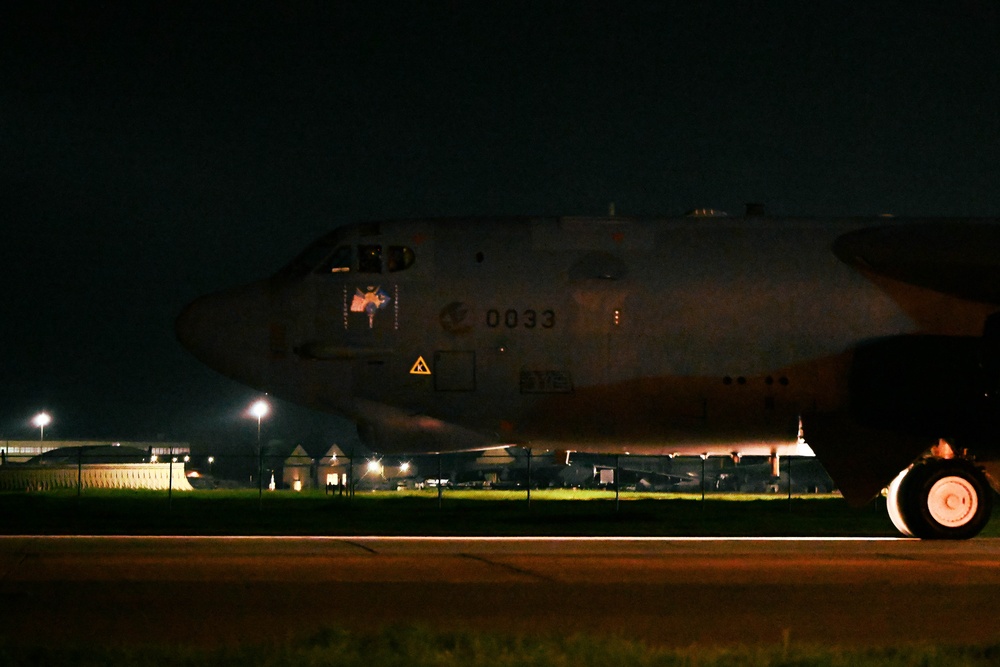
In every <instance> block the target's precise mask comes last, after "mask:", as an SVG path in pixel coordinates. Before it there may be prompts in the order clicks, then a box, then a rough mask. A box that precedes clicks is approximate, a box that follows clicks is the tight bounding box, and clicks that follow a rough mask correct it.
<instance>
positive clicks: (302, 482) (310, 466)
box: [281, 445, 316, 491]
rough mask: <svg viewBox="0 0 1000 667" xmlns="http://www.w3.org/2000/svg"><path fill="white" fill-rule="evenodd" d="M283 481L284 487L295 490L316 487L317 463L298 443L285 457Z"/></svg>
mask: <svg viewBox="0 0 1000 667" xmlns="http://www.w3.org/2000/svg"><path fill="white" fill-rule="evenodd" d="M281 481H282V485H283V486H284V488H286V489H292V490H294V491H301V490H302V489H313V488H315V487H316V465H315V462H314V461H313V459H312V457H311V456H309V453H308V452H306V450H305V449H304V448H303V447H302V445H296V446H295V449H293V450H292V453H291V454H290V455H289V456H288V458H287V459H285V464H284V470H283V472H282V475H281Z"/></svg>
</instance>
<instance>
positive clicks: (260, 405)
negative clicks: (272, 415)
mask: <svg viewBox="0 0 1000 667" xmlns="http://www.w3.org/2000/svg"><path fill="white" fill-rule="evenodd" d="M270 411H271V406H270V405H268V403H267V401H265V400H264V399H263V398H262V399H260V400H257V401H254V402H253V404H252V405H251V406H250V409H249V410H247V413H248V414H249V415H250V416H251V417H253V418H255V419H256V420H257V422H258V423H260V420H261V419H263V418H264V417H266V416H267V413H268V412H270Z"/></svg>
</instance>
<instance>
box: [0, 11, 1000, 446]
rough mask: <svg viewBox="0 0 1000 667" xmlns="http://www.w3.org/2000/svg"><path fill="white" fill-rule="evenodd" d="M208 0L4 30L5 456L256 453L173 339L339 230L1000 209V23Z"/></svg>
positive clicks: (879, 14) (63, 15)
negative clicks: (205, 308) (204, 297)
mask: <svg viewBox="0 0 1000 667" xmlns="http://www.w3.org/2000/svg"><path fill="white" fill-rule="evenodd" d="M208 4H209V3H203V2H190V3H161V2H136V3H132V2H121V3H111V2H44V1H37V2H25V3H15V4H14V6H11V3H5V4H4V8H3V9H0V147H2V160H0V177H2V187H0V216H2V218H0V219H2V224H0V230H2V236H0V241H2V242H0V260H2V264H0V266H2V267H3V271H4V284H3V287H2V290H0V295H2V301H0V303H2V304H3V308H2V311H0V313H2V318H3V324H2V327H0V350H2V371H3V372H2V376H0V379H2V383H0V439H20V438H32V437H37V430H36V429H34V428H33V427H32V426H31V425H30V424H29V420H30V418H31V416H32V414H34V413H35V412H36V411H37V410H39V409H41V408H45V409H47V410H49V411H50V412H51V413H52V415H53V418H54V422H53V424H52V426H51V427H50V428H49V429H48V430H47V432H46V434H47V435H49V434H51V437H53V438H65V439H75V438H81V439H82V438H109V439H120V440H129V439H151V438H165V439H171V440H191V441H193V442H194V443H196V445H197V444H198V443H201V442H206V441H213V440H214V441H233V442H238V441H240V440H241V439H246V438H248V437H252V436H251V429H252V428H253V427H252V426H251V425H250V423H249V420H247V419H246V418H245V417H243V416H242V415H241V414H240V413H241V411H242V410H243V409H245V407H246V405H247V404H248V403H249V401H250V400H251V399H252V398H253V397H254V396H255V394H254V392H252V391H251V390H249V389H246V388H244V387H241V386H239V385H237V384H235V383H232V382H230V381H228V380H226V379H224V378H222V377H221V376H218V375H216V374H215V373H214V372H212V371H210V370H208V369H207V368H205V367H203V366H201V365H200V364H199V363H198V362H197V361H196V360H195V359H194V358H193V357H191V356H190V355H189V354H188V353H187V352H185V351H184V350H183V349H182V348H181V347H180V346H179V345H178V344H177V343H176V341H175V339H174V334H173V320H174V318H175V317H176V315H177V314H178V312H179V311H180V310H181V308H182V307H183V305H184V304H185V303H186V302H188V301H190V300H192V299H193V298H195V297H196V296H198V295H200V294H203V293H206V292H209V291H213V290H216V289H219V288H222V287H225V286H229V285H233V284H237V283H241V282H248V281H251V280H255V279H258V278H261V277H264V276H266V275H268V274H269V273H271V272H272V271H274V270H275V269H277V268H278V267H280V266H281V265H282V264H283V263H285V262H286V261H287V260H288V259H290V258H291V256H292V255H294V254H295V253H296V252H297V251H298V250H300V249H301V248H302V247H303V246H305V244H307V243H308V242H309V241H311V240H312V239H314V238H315V237H317V236H319V235H321V234H323V233H324V232H326V231H328V230H330V229H332V228H333V227H335V226H336V225H338V224H341V223H345V222H352V221H357V220H365V219H380V218H388V217H408V216H437V215H449V216H451V215H464V214H469V215H504V214H574V215H586V214H596V215H600V214H604V213H605V212H606V211H607V208H608V203H609V202H615V205H616V209H617V212H618V213H619V214H621V215H632V214H635V215H658V214H668V215H669V214H678V213H682V212H683V211H685V210H687V209H690V208H695V207H702V206H710V207H715V208H720V209H723V210H729V211H730V212H731V213H739V212H741V211H742V209H743V204H744V202H747V201H759V202H764V203H765V204H766V205H767V210H768V212H769V213H772V214H775V215H810V216H811V215H818V216H828V215H868V214H877V213H882V212H893V213H896V214H898V215H906V214H911V215H924V214H931V215H987V216H992V215H998V214H1000V39H998V38H997V35H1000V10H998V8H997V7H998V5H997V4H996V3H994V2H986V1H983V2H962V1H958V2H948V3H940V2H927V3H921V2H902V1H901V2H855V3H845V2H829V3H826V2H817V3H814V2H800V1H798V0H795V1H785V0H782V1H776V2H740V3H737V2H710V1H709V2H704V1H700V2H683V3H656V2H623V3H612V2H606V3H590V2H571V1H567V2H502V1H501V2H495V3H485V2H472V1H469V2H447V3H425V2H390V3H379V2H334V1H332V0H331V1H329V2H315V3H281V4H282V5H283V6H269V5H263V4H258V3H230V5H227V9H219V8H213V7H209V6H206V5H208ZM619 4H621V5H624V6H623V7H618V6H617V5H619ZM18 5H19V6H18ZM284 5H290V8H289V7H286V6H284ZM237 7H238V10H237V9H236V8H237ZM277 408H278V414H277V415H276V417H275V419H274V420H273V421H272V422H271V424H270V425H269V428H270V429H271V434H272V435H273V436H274V437H282V438H286V439H288V440H300V439H301V440H302V441H304V442H305V443H306V444H307V446H309V445H310V444H312V445H313V446H315V445H316V443H318V442H325V441H332V440H338V439H339V438H341V437H342V436H341V435H338V434H339V433H341V432H342V431H343V425H344V424H343V422H341V421H338V420H336V419H330V418H326V417H317V416H313V415H312V414H311V413H307V412H305V411H303V410H300V409H295V408H293V407H292V406H288V405H286V404H279V405H278V406H277Z"/></svg>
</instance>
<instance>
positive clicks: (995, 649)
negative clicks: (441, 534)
mask: <svg viewBox="0 0 1000 667" xmlns="http://www.w3.org/2000/svg"><path fill="white" fill-rule="evenodd" d="M998 662H1000V644H992V645H986V646H965V647H957V646H956V647H949V646H923V645H913V646H904V647H890V648H866V649H841V648H836V647H833V648H825V647H817V646H809V645H798V644H795V643H794V642H791V641H787V640H786V641H785V642H783V643H781V644H778V645H773V646H760V647H740V646H737V647H724V646H718V647H701V646H691V647H687V648H681V649H675V648H669V649H668V648H661V647H655V646H650V645H647V644H644V643H642V642H637V641H632V640H626V639H621V638H616V637H593V636H582V635H574V636H570V637H556V636H537V635H531V636H521V635H505V634H490V633H481V632H477V633H471V632H449V631H440V632H438V631H432V630H426V629H422V628H417V627H412V626H404V627H390V628H385V629H382V630H379V631H375V632H369V633H353V632H349V631H346V630H341V629H330V628H328V629H324V630H321V631H319V632H317V633H315V634H313V635H311V636H308V637H304V638H301V639H289V640H287V641H285V642H279V643H268V644H259V645H241V646H230V647H221V648H198V647H178V646H157V645H149V646H142V647H127V648H124V647H113V646H105V647H56V646H34V647H18V646H13V645H6V644H3V643H0V664H3V665H10V666H11V667H20V666H22V665H24V666H28V665H31V666H34V665H68V666H80V667H89V666H91V665H116V667H131V666H132V665H160V666H163V667H173V666H174V665H176V666H184V667H197V666H199V665H219V666H229V665H232V666H233V667H245V666H251V667H253V666H261V667H263V666H268V667H271V666H274V667H278V666H280V667H285V666H287V665H302V666H303V667H307V666H312V665H329V666H331V667H332V666H344V667H355V666H357V667H362V666H363V667H371V666H372V665H378V666H380V667H394V666H397V665H398V666H399V667H404V666H405V667H425V666H426V667H449V666H452V665H454V666H461V667H466V666H468V665H497V666H506V665H511V666H514V665H518V666H532V665H557V666H560V665H572V666H573V667H588V666H590V665H594V666H595V667H596V666H600V667H605V666H606V665H629V666H630V667H645V666H647V665H648V666H653V665H656V666H661V665H662V666H668V665H669V666H673V665H677V666H685V667H687V666H695V665H697V666H699V667H730V666H733V667H736V666H746V667H757V666H760V667H765V666H771V665H787V666H792V665H802V666H805V665H827V666H830V667H840V666H844V667H847V666H852V667H853V666H859V667H864V666H866V665H882V666H884V665H890V666H892V665H900V666H904V665H906V666H910V665H921V666H927V667H933V666H936V665H968V666H970V667H972V666H976V665H984V666H985V665H996V664H997V663H998Z"/></svg>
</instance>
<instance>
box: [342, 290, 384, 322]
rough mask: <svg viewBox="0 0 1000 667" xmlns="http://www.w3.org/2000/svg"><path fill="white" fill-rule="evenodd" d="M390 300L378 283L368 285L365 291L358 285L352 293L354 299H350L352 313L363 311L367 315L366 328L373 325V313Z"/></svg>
mask: <svg viewBox="0 0 1000 667" xmlns="http://www.w3.org/2000/svg"><path fill="white" fill-rule="evenodd" d="M390 301H392V299H391V298H390V297H389V294H388V292H386V291H385V290H384V289H382V288H381V287H379V286H378V285H375V286H372V285H369V286H368V287H367V290H366V291H362V290H361V288H360V287H358V288H357V291H356V292H355V293H354V300H353V301H351V312H352V313H365V314H366V315H368V328H369V329H371V328H372V327H374V326H375V313H377V312H378V311H380V310H382V309H383V308H385V306H386V305H387V304H388V303H389V302H390Z"/></svg>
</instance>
